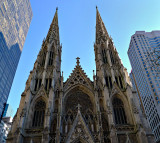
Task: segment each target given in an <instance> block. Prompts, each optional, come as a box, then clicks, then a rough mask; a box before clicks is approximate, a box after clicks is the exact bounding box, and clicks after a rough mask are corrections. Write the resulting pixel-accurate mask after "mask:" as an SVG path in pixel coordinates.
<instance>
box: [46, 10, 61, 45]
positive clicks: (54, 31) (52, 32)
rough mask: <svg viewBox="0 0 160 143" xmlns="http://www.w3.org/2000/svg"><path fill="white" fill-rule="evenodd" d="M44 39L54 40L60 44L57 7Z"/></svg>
mask: <svg viewBox="0 0 160 143" xmlns="http://www.w3.org/2000/svg"><path fill="white" fill-rule="evenodd" d="M46 40H47V41H48V42H50V43H51V42H52V41H54V42H55V44H56V45H58V44H60V40H59V26H58V8H56V12H55V15H54V18H53V20H52V23H51V25H50V28H49V31H48V34H47V38H46Z"/></svg>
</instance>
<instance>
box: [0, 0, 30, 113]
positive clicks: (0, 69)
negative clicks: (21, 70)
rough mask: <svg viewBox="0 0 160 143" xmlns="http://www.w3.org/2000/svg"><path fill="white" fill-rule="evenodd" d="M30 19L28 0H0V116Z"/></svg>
mask: <svg viewBox="0 0 160 143" xmlns="http://www.w3.org/2000/svg"><path fill="white" fill-rule="evenodd" d="M31 19H32V9H31V5H30V1H29V0H5V1H4V0H2V1H1V2H0V116H1V115H2V111H3V110H4V107H3V106H4V103H6V102H7V99H8V96H9V92H10V89H11V86H12V82H13V79H14V76H15V72H16V69H17V65H18V62H19V59H20V55H21V52H22V49H23V45H24V42H25V39H26V36H27V32H28V29H29V26H30V23H31Z"/></svg>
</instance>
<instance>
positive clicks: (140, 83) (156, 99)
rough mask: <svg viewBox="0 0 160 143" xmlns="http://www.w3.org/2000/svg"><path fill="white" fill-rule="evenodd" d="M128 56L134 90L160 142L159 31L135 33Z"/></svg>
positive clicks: (156, 138)
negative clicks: (136, 91)
mask: <svg viewBox="0 0 160 143" xmlns="http://www.w3.org/2000/svg"><path fill="white" fill-rule="evenodd" d="M128 56H129V59H130V63H131V66H132V73H131V74H130V75H131V76H130V77H131V79H132V83H133V86H134V89H136V90H138V91H139V94H140V98H141V100H142V103H143V107H144V110H145V114H146V116H147V120H148V122H149V124H150V127H151V129H152V132H153V133H154V136H155V140H156V142H160V72H159V71H160V70H159V69H160V65H158V63H159V60H160V59H158V56H160V31H152V32H145V31H137V32H136V33H135V34H134V35H133V36H132V37H131V41H130V45H129V49H128ZM133 76H134V77H133ZM134 79H135V80H134ZM136 85H137V88H138V89H137V88H136V87H135V86H136Z"/></svg>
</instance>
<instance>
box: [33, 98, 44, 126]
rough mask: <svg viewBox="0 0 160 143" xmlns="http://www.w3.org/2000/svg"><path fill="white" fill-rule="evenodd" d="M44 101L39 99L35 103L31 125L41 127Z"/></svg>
mask: <svg viewBox="0 0 160 143" xmlns="http://www.w3.org/2000/svg"><path fill="white" fill-rule="evenodd" d="M45 108H46V103H45V102H44V101H43V100H40V101H38V102H37V103H36V105H35V108H34V117H33V123H32V126H33V127H43V124H44V115H45Z"/></svg>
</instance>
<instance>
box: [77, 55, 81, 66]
mask: <svg viewBox="0 0 160 143" xmlns="http://www.w3.org/2000/svg"><path fill="white" fill-rule="evenodd" d="M76 59H77V62H76V63H77V66H79V63H80V62H79V60H80V58H79V57H77V58H76Z"/></svg>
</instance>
